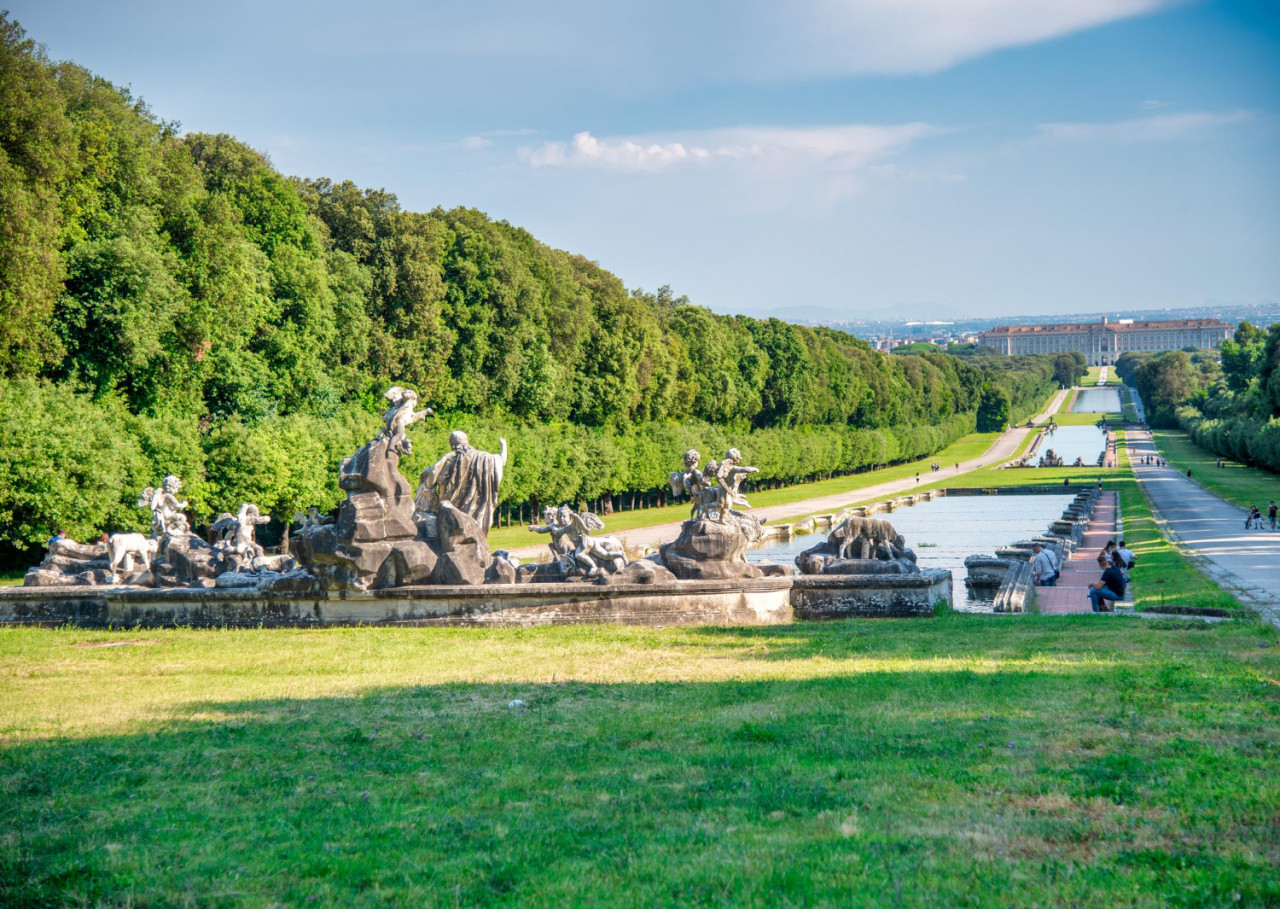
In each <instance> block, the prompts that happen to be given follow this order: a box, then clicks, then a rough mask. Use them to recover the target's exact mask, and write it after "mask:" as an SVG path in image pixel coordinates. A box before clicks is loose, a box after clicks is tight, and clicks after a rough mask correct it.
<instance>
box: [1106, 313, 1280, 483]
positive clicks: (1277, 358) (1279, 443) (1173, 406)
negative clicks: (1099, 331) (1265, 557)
mask: <svg viewBox="0 0 1280 909" xmlns="http://www.w3.org/2000/svg"><path fill="white" fill-rule="evenodd" d="M1116 372H1117V374H1118V375H1120V376H1121V378H1123V379H1124V380H1125V381H1126V382H1128V383H1129V384H1131V385H1133V386H1134V387H1135V388H1136V389H1137V390H1138V393H1139V394H1141V395H1142V401H1143V404H1144V405H1145V406H1146V408H1147V420H1148V422H1149V423H1150V424H1151V425H1152V426H1157V427H1163V428H1177V427H1181V428H1183V429H1185V430H1186V431H1187V432H1188V433H1189V434H1190V435H1191V437H1192V439H1194V440H1195V442H1196V443H1197V444H1198V445H1200V446H1202V447H1204V448H1207V449H1208V450H1210V451H1212V452H1214V453H1216V454H1219V455H1222V456H1223V457H1227V458H1232V459H1234V460H1237V461H1242V462H1244V463H1246V464H1254V465H1256V466H1259V467H1263V468H1266V469H1267V470H1271V471H1276V472H1280V322H1277V323H1274V324H1273V325H1272V326H1271V328H1270V330H1269V331H1268V330H1264V329H1261V328H1258V327H1257V326H1256V325H1253V324H1251V323H1249V322H1241V323H1240V325H1239V326H1238V327H1237V328H1236V332H1235V336H1234V337H1233V338H1230V339H1228V340H1227V341H1224V342H1223V344H1222V347H1221V349H1220V350H1219V351H1198V350H1174V351H1169V352H1167V353H1162V354H1159V355H1155V354H1125V355H1124V356H1122V357H1120V359H1119V360H1118V361H1117V362H1116Z"/></svg>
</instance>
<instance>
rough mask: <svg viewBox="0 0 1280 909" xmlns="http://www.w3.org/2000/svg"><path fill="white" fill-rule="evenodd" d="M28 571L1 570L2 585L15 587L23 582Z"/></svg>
mask: <svg viewBox="0 0 1280 909" xmlns="http://www.w3.org/2000/svg"><path fill="white" fill-rule="evenodd" d="M25 576H26V571H25V570H22V569H18V570H14V571H0V587H14V586H20V585H21V584H22V579H23V577H25Z"/></svg>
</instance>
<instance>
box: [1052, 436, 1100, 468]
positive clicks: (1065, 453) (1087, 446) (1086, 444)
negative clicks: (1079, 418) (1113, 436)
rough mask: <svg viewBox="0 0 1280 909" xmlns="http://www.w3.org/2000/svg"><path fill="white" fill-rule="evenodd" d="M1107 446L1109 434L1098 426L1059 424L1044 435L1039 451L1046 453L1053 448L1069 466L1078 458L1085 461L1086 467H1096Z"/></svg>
mask: <svg viewBox="0 0 1280 909" xmlns="http://www.w3.org/2000/svg"><path fill="white" fill-rule="evenodd" d="M1106 447H1107V434H1106V433H1105V432H1103V431H1102V430H1101V429H1099V428H1098V427H1096V426H1059V427H1058V428H1057V429H1055V430H1054V431H1053V432H1051V433H1049V434H1048V435H1047V436H1045V437H1044V441H1043V442H1041V443H1040V452H1039V453H1040V454H1044V453H1045V452H1046V451H1048V450H1049V449H1050V448H1052V449H1053V452H1054V454H1056V455H1057V456H1058V457H1060V458H1062V462H1063V463H1064V464H1066V465H1067V466H1068V467H1069V466H1071V465H1072V464H1074V463H1075V462H1076V458H1080V459H1081V460H1082V461H1084V463H1085V466H1086V467H1096V466H1097V465H1098V456H1099V455H1100V454H1102V452H1103V451H1104V450H1106Z"/></svg>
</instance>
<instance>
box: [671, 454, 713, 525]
mask: <svg viewBox="0 0 1280 909" xmlns="http://www.w3.org/2000/svg"><path fill="white" fill-rule="evenodd" d="M701 460H702V455H701V454H699V453H698V449H696V448H690V449H689V450H688V451H686V452H685V453H684V472H683V473H682V472H680V471H676V472H674V473H672V474H671V475H670V477H669V480H670V481H671V494H672V495H676V496H678V495H680V494H681V493H683V494H685V495H687V496H688V497H689V500H690V511H689V519H690V520H691V521H692V520H698V519H700V518H705V517H707V515H708V513H709V512H711V511H714V510H715V505H716V502H717V500H718V495H717V494H716V493H715V492H714V491H713V488H712V485H711V482H710V481H711V479H712V475H711V474H710V472H708V473H707V474H704V473H703V472H702V471H701V470H699V469H698V462H700V461H701Z"/></svg>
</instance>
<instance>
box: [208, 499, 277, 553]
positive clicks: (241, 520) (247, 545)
mask: <svg viewBox="0 0 1280 909" xmlns="http://www.w3.org/2000/svg"><path fill="white" fill-rule="evenodd" d="M270 520H271V517H270V516H269V515H264V514H262V513H261V512H260V511H259V510H258V506H257V505H254V504H253V503H252V502H246V503H245V504H243V505H241V506H240V510H239V511H238V512H236V514H235V515H234V516H232V515H229V514H224V515H222V516H221V517H219V518H218V520H216V521H214V522H213V527H211V528H210V530H211V531H212V532H213V533H220V534H222V542H220V543H219V544H218V546H217V549H218V551H219V552H220V553H221V554H222V556H223V558H224V560H227V561H234V562H235V563H237V566H238V567H239V568H249V569H252V567H253V563H254V560H255V559H261V558H262V557H263V556H264V555H266V551H265V550H264V549H263V548H262V547H261V546H259V545H258V541H257V540H255V539H254V538H253V531H254V528H255V527H257V526H258V525H260V524H266V523H267V522H269V521H270Z"/></svg>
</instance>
